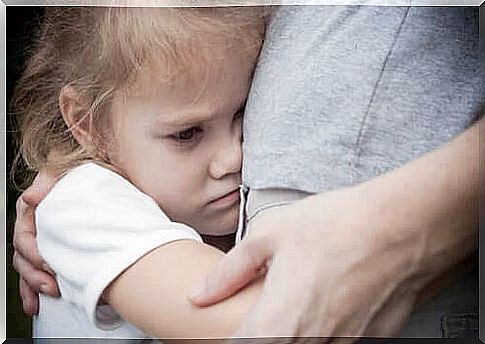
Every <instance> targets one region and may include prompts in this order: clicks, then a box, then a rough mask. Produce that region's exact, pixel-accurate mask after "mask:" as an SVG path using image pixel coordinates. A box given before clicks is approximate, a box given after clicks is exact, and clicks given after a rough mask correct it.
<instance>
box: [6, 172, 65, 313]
mask: <svg viewBox="0 0 485 344" xmlns="http://www.w3.org/2000/svg"><path fill="white" fill-rule="evenodd" d="M56 180H57V178H56V177H55V176H53V175H50V174H49V173H46V172H43V173H40V174H38V175H37V177H36V178H35V179H34V182H33V183H32V185H31V186H30V187H29V188H28V189H27V190H25V191H24V192H23V193H22V195H21V196H20V197H19V199H18V200H17V206H16V213H17V218H16V220H15V231H14V236H13V246H14V247H15V253H14V256H13V266H14V268H15V270H17V272H18V273H19V274H20V282H19V288H20V296H21V297H22V304H23V309H24V312H25V313H27V314H28V315H34V314H37V313H38V311H39V296H38V293H44V294H48V295H50V296H54V297H56V296H60V293H59V289H58V287H57V283H56V280H55V278H54V275H55V274H54V272H53V271H52V270H51V269H50V268H49V267H48V266H47V264H46V263H45V262H44V260H43V259H42V257H41V256H40V254H39V250H38V249H37V241H36V239H35V236H36V229H35V218H34V211H35V208H36V207H37V205H38V204H39V203H40V201H41V200H42V199H43V198H44V197H45V196H46V195H47V193H48V192H49V190H50V189H51V188H52V186H53V185H54V184H55V182H56Z"/></svg>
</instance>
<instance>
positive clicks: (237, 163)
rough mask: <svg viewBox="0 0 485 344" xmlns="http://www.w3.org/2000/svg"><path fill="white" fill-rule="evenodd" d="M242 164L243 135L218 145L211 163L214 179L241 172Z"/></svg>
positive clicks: (211, 172)
mask: <svg viewBox="0 0 485 344" xmlns="http://www.w3.org/2000/svg"><path fill="white" fill-rule="evenodd" d="M241 165H242V142H241V137H240V136H237V137H234V138H232V140H231V142H229V143H226V144H224V145H221V147H216V152H215V154H214V157H213V159H212V161H211V164H210V167H209V169H210V174H211V176H212V178H214V179H220V178H222V177H224V176H226V175H228V174H234V173H239V172H240V171H241Z"/></svg>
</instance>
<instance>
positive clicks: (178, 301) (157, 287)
mask: <svg viewBox="0 0 485 344" xmlns="http://www.w3.org/2000/svg"><path fill="white" fill-rule="evenodd" d="M222 255H223V253H222V252H221V251H219V250H217V249H215V248H213V247H211V246H208V245H205V244H201V243H198V242H196V241H192V240H180V241H175V242H172V243H168V244H166V245H163V246H160V247H159V248H157V249H155V250H153V251H151V252H150V253H148V254H147V255H145V256H144V257H143V258H141V259H140V260H138V261H137V262H136V263H135V264H133V265H132V266H131V267H129V268H128V269H127V270H125V271H124V272H123V273H122V274H121V275H120V276H119V277H118V278H117V279H116V280H115V281H114V282H112V283H111V284H110V286H109V287H108V288H107V289H106V290H105V292H104V295H103V297H104V299H105V301H107V302H108V303H109V304H110V305H111V306H112V307H113V308H114V309H115V310H116V311H117V312H118V313H119V314H120V315H121V316H122V317H123V318H124V319H126V320H127V321H129V322H130V323H132V324H134V325H135V326H137V327H139V328H140V329H141V330H143V331H144V332H146V333H148V334H150V335H151V336H153V337H156V338H221V337H222V338H228V337H230V336H231V335H232V334H233V333H234V332H235V330H237V328H238V327H239V325H240V324H241V322H242V321H243V319H244V317H245V315H246V313H248V311H249V309H250V307H251V305H252V304H253V302H254V300H255V298H256V297H257V296H258V295H259V291H260V288H261V285H262V281H261V280H259V281H257V282H255V283H253V284H251V285H250V286H248V287H247V288H245V289H243V290H242V291H241V292H240V293H238V294H236V295H234V296H233V297H231V298H228V299H226V300H225V301H223V302H221V303H218V304H217V305H214V306H212V307H206V308H199V307H197V306H193V305H192V304H191V303H190V302H189V300H188V296H187V295H188V293H189V288H190V287H191V286H192V285H193V284H194V283H196V282H198V281H201V280H202V279H203V277H204V276H205V275H206V274H207V273H208V272H209V270H210V268H211V267H212V266H213V265H214V263H215V262H216V261H218V260H219V258H221V256H222Z"/></svg>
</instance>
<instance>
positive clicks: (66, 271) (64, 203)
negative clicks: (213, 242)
mask: <svg viewBox="0 0 485 344" xmlns="http://www.w3.org/2000/svg"><path fill="white" fill-rule="evenodd" d="M35 216H36V223H37V244H38V247H39V251H40V254H41V256H42V257H43V258H44V260H45V261H46V262H47V264H49V266H50V267H51V268H52V269H53V270H54V271H55V272H56V279H57V282H58V284H59V288H60V292H61V295H62V297H61V298H59V299H54V298H50V297H48V296H45V295H41V298H40V309H39V315H38V316H37V317H36V318H35V320H34V337H37V338H39V337H43V338H45V337H49V338H55V337H64V338H66V337H70V338H73V337H82V338H92V337H97V338H148V337H147V335H146V334H144V333H143V332H142V331H140V330H138V329H137V328H135V327H134V326H132V325H131V324H129V323H127V322H126V321H124V320H123V319H121V318H120V316H119V315H117V314H116V312H115V311H114V309H113V308H112V307H110V306H109V305H100V302H99V301H100V296H101V295H102V293H103V291H104V289H105V288H106V287H107V286H108V285H109V284H110V282H112V281H113V280H114V279H115V278H116V277H117V276H118V275H119V274H120V273H121V272H123V271H124V270H125V269H126V268H128V267H129V266H130V265H132V264H133V263H135V262H136V261H137V260H138V259H140V258H141V257H143V256H144V255H145V254H146V253H148V252H150V251H151V250H153V249H155V248H157V247H159V246H160V245H163V244H166V243H169V242H172V241H175V240H180V239H190V240H196V241H199V242H202V239H201V237H200V236H199V235H198V234H197V232H196V231H195V230H194V229H192V228H190V227H188V226H186V225H183V224H180V223H175V222H172V221H170V219H169V218H168V217H167V216H166V215H165V214H164V213H163V211H162V210H161V209H160V208H159V206H158V205H157V203H155V201H154V200H153V199H152V198H150V197H149V196H147V195H146V194H144V193H142V192H141V191H139V190H138V189H137V188H136V187H135V186H133V185H132V184H131V183H129V182H128V181H127V180H125V179H124V178H123V177H121V176H120V175H118V174H117V173H115V172H112V171H110V170H108V169H106V168H103V167H101V166H99V165H96V164H94V163H87V164H84V165H81V166H79V167H76V168H74V169H72V170H71V171H70V172H68V173H67V174H66V175H65V176H64V177H63V178H62V179H60V180H59V182H58V183H57V184H56V185H55V186H54V187H53V189H52V190H51V192H50V193H49V194H48V195H47V197H45V199H44V200H43V201H42V202H41V203H40V205H39V206H38V207H37V210H36V215H35ZM160 278H163V276H160ZM140 283H143V281H140ZM130 342H132V341H130ZM135 342H137V341H135Z"/></svg>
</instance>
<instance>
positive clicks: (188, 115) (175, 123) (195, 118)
mask: <svg viewBox="0 0 485 344" xmlns="http://www.w3.org/2000/svg"><path fill="white" fill-rule="evenodd" d="M245 107H246V99H244V100H243V101H242V102H241V104H240V105H239V106H238V108H237V110H236V111H235V112H234V113H238V112H240V111H242V110H244V108H245ZM215 115H216V114H215V113H214V112H209V113H207V112H184V113H179V114H177V113H167V114H164V113H161V114H159V115H158V116H157V119H156V120H155V126H157V127H159V126H167V127H174V128H181V127H187V126H192V125H197V124H201V123H204V122H208V121H210V120H212V119H213V118H214V116H215Z"/></svg>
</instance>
